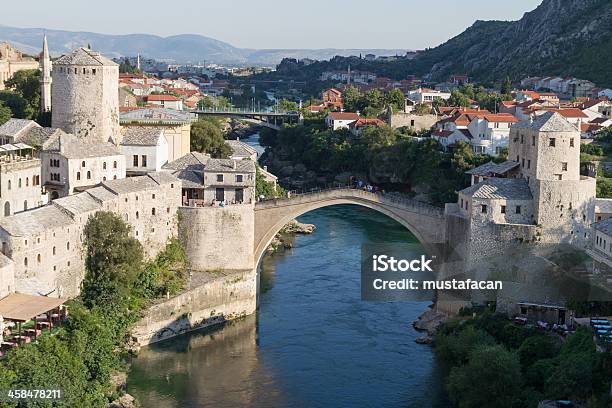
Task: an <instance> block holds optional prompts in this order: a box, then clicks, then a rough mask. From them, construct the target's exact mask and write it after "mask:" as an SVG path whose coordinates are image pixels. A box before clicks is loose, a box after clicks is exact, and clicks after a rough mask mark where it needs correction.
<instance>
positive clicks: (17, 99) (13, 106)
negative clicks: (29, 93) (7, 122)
mask: <svg viewBox="0 0 612 408" xmlns="http://www.w3.org/2000/svg"><path fill="white" fill-rule="evenodd" d="M0 102H1V103H2V104H3V105H4V106H6V107H8V108H9V109H10V110H11V112H12V113H13V114H12V116H13V117H15V118H19V119H31V118H32V115H33V114H34V113H35V112H36V111H35V110H34V109H33V108H32V106H31V105H30V104H29V102H28V101H27V99H25V98H24V97H23V96H21V95H20V94H18V93H16V92H12V91H0Z"/></svg>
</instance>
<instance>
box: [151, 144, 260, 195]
mask: <svg viewBox="0 0 612 408" xmlns="http://www.w3.org/2000/svg"><path fill="white" fill-rule="evenodd" d="M163 169H164V170H166V171H169V172H172V174H174V175H175V176H176V177H177V178H179V179H180V180H181V181H182V183H183V194H182V195H183V205H185V206H190V207H203V206H213V205H218V206H227V205H232V204H251V205H252V204H254V203H255V162H253V161H252V160H233V159H213V158H211V157H210V156H209V155H207V154H202V153H198V152H191V153H189V154H186V155H185V156H183V157H181V158H180V159H178V160H175V161H173V162H170V163H168V164H166V165H165V166H163Z"/></svg>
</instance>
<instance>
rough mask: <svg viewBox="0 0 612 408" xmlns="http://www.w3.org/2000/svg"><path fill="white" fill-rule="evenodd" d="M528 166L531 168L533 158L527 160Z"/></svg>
mask: <svg viewBox="0 0 612 408" xmlns="http://www.w3.org/2000/svg"><path fill="white" fill-rule="evenodd" d="M527 168H528V169H530V168H531V160H527Z"/></svg>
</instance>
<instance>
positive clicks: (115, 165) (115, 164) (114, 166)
mask: <svg viewBox="0 0 612 408" xmlns="http://www.w3.org/2000/svg"><path fill="white" fill-rule="evenodd" d="M116 168H117V161H116V160H115V161H114V162H113V169H116Z"/></svg>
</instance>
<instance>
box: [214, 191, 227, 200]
mask: <svg viewBox="0 0 612 408" xmlns="http://www.w3.org/2000/svg"><path fill="white" fill-rule="evenodd" d="M215 200H217V201H225V190H224V189H222V188H217V189H215Z"/></svg>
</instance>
